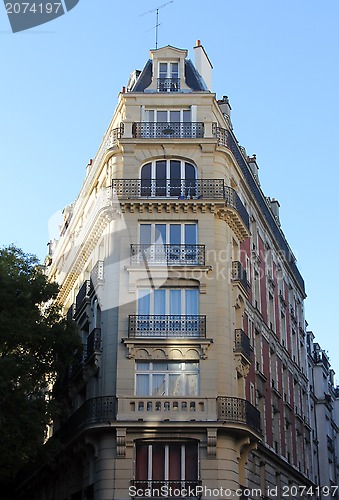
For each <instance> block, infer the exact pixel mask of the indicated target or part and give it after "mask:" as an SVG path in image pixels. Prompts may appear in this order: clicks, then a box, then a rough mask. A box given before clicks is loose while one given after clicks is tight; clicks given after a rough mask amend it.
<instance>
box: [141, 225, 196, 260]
mask: <svg viewBox="0 0 339 500" xmlns="http://www.w3.org/2000/svg"><path fill="white" fill-rule="evenodd" d="M197 229H198V226H197V224H196V223H188V224H163V223H160V224H140V226H139V241H140V245H141V247H140V250H141V252H142V254H143V256H144V257H143V258H146V259H147V262H148V264H149V265H156V264H159V265H167V264H168V265H203V264H204V263H205V255H204V252H202V251H201V250H202V249H201V247H198V245H197V239H198V236H197V232H198V231H197Z"/></svg>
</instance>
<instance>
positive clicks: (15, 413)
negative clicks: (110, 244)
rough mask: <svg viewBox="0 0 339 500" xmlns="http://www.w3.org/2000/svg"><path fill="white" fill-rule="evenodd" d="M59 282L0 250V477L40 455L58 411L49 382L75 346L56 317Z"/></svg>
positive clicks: (14, 251) (15, 252) (31, 259)
mask: <svg viewBox="0 0 339 500" xmlns="http://www.w3.org/2000/svg"><path fill="white" fill-rule="evenodd" d="M57 293H58V286H57V285H56V284H55V283H50V282H48V280H47V278H46V276H45V275H44V274H43V273H42V271H41V269H40V268H39V266H38V261H37V259H36V257H35V256H33V255H30V254H26V253H24V252H23V251H22V250H20V249H18V248H16V247H14V246H9V247H6V248H2V249H0V482H2V483H6V481H10V480H11V479H13V477H14V475H15V473H16V472H17V471H18V470H19V469H20V467H21V466H22V465H24V464H25V463H27V462H29V461H32V460H34V459H36V458H37V457H38V456H40V455H41V450H42V443H43V440H44V432H45V428H46V424H47V423H48V422H50V421H51V419H52V418H53V416H54V415H55V412H56V411H58V409H57V406H56V404H55V401H54V400H53V399H52V398H51V386H52V383H53V381H54V380H55V377H56V375H57V374H62V373H63V372H64V371H65V369H66V367H67V366H68V364H69V363H70V361H71V359H72V355H73V353H74V351H75V350H76V349H77V348H78V347H79V338H78V335H77V334H76V331H75V328H74V327H73V325H72V324H70V322H67V321H66V320H65V319H63V318H62V316H61V310H60V306H59V305H58V304H57V303H56V301H55V298H56V296H57Z"/></svg>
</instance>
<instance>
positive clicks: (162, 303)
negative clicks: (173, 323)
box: [154, 290, 166, 314]
mask: <svg viewBox="0 0 339 500" xmlns="http://www.w3.org/2000/svg"><path fill="white" fill-rule="evenodd" d="M154 314H166V290H154Z"/></svg>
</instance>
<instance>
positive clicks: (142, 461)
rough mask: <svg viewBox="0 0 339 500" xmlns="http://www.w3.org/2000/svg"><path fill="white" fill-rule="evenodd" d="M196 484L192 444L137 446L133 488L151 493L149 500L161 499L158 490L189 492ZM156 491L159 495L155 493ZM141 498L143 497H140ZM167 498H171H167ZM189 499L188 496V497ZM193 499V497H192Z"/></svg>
mask: <svg viewBox="0 0 339 500" xmlns="http://www.w3.org/2000/svg"><path fill="white" fill-rule="evenodd" d="M197 484H198V446H197V444H196V443H185V444H183V443H175V442H173V443H168V444H163V443H152V444H143V443H140V444H137V446H136V457H135V486H136V489H141V490H143V491H145V490H146V489H148V488H151V489H153V492H152V494H150V495H147V494H146V492H145V496H150V497H152V498H155V497H159V498H160V497H161V496H163V494H161V491H160V488H161V487H162V486H168V487H171V488H172V492H173V491H175V490H177V489H179V490H180V489H182V490H183V489H184V488H185V489H188V486H190V487H191V489H193V488H195V487H196V486H197ZM157 488H158V489H159V494H157V492H156V491H155V490H156V489H157ZM141 496H143V495H141ZM168 496H171V495H170V494H169V495H168ZM189 496H192V494H190V495H189ZM193 496H197V495H193Z"/></svg>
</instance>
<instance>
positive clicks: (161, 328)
mask: <svg viewBox="0 0 339 500" xmlns="http://www.w3.org/2000/svg"><path fill="white" fill-rule="evenodd" d="M128 337H129V338H191V337H193V338H196V337H198V338H205V337H206V316H203V315H193V314H187V315H181V314H168V315H165V314H154V315H148V314H139V315H130V316H129V325H128Z"/></svg>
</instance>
